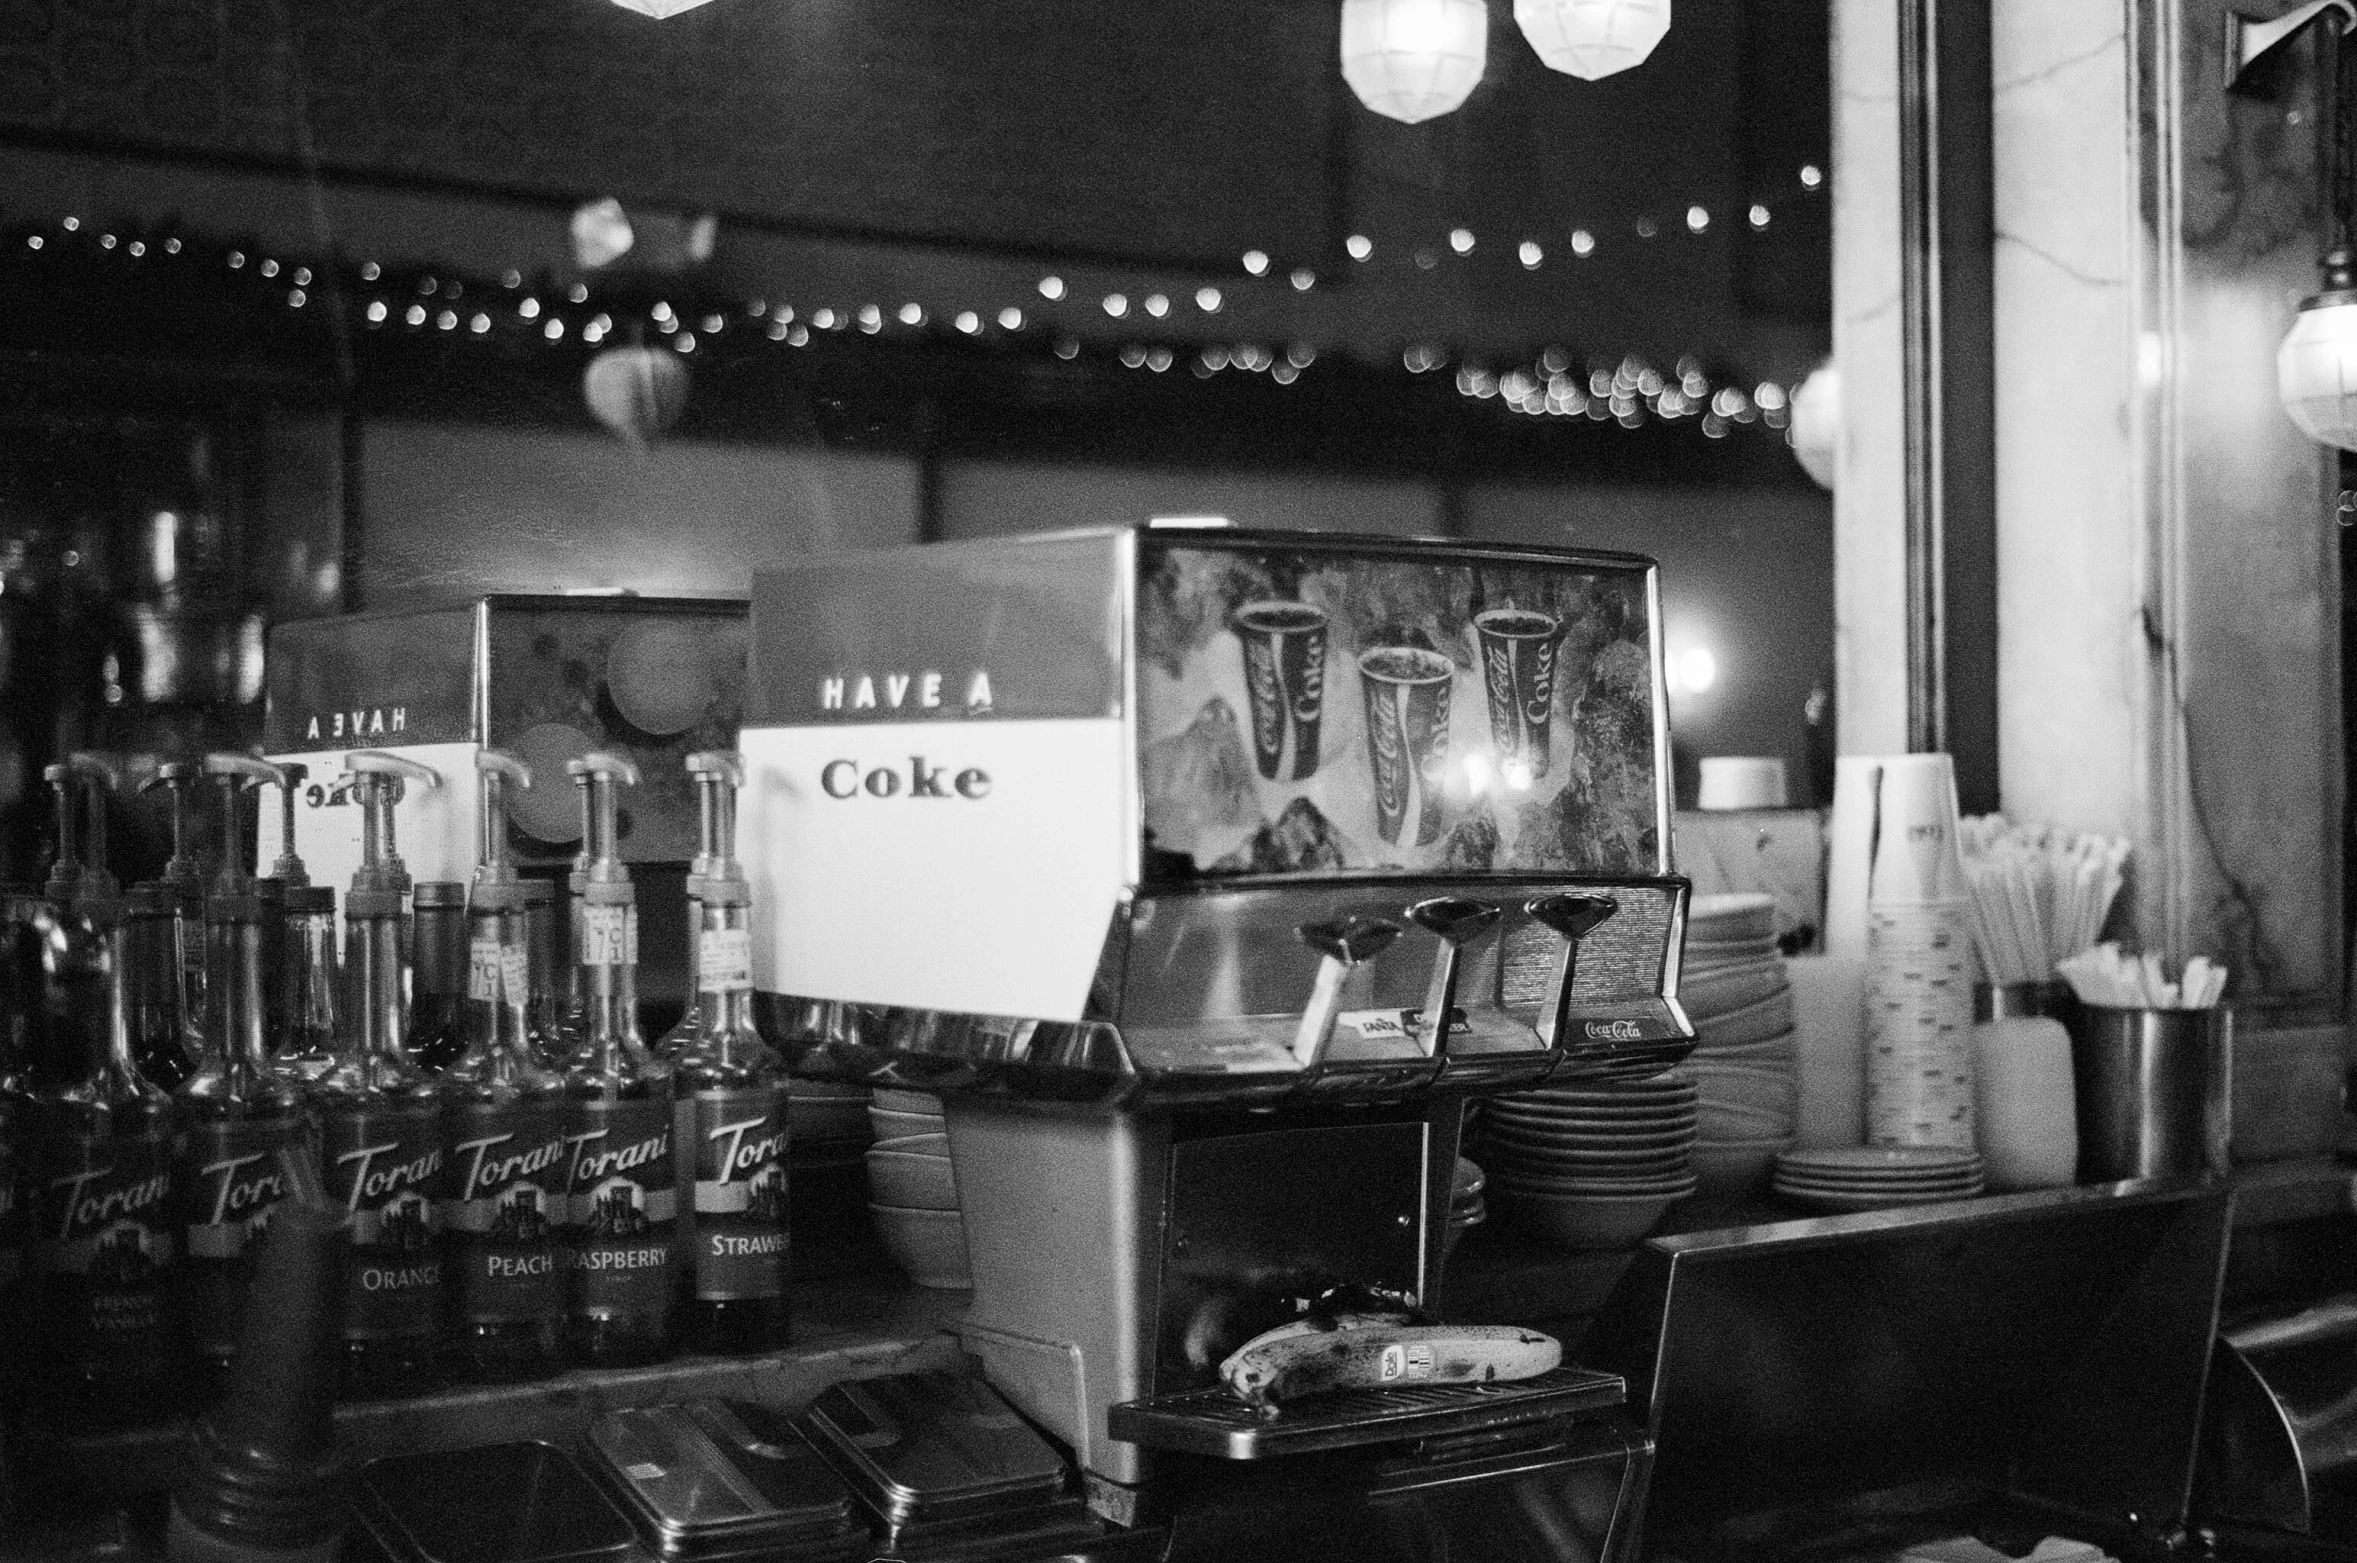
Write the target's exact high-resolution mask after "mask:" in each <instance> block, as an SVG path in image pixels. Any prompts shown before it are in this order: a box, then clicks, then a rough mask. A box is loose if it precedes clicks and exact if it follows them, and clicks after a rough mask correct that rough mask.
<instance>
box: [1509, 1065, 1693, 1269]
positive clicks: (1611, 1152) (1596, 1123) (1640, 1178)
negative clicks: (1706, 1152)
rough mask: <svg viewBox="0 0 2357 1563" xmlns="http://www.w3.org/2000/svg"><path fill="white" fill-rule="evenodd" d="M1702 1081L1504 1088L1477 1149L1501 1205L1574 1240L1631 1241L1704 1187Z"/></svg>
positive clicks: (1524, 1223) (1522, 1222)
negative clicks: (1698, 1087) (1697, 1144)
mask: <svg viewBox="0 0 2357 1563" xmlns="http://www.w3.org/2000/svg"><path fill="white" fill-rule="evenodd" d="M1694 1108H1695V1087H1694V1083H1693V1082H1692V1081H1690V1080H1682V1079H1679V1078H1677V1077H1675V1076H1673V1075H1662V1076H1657V1077H1655V1078H1654V1079H1651V1080H1634V1081H1626V1082H1602V1081H1599V1082H1596V1083H1593V1084H1588V1085H1578V1086H1561V1087H1556V1088H1553V1089H1549V1090H1542V1091H1523V1092H1519V1093H1516V1094H1513V1095H1509V1096H1500V1097H1497V1098H1494V1099H1493V1100H1491V1101H1489V1102H1488V1103H1486V1104H1484V1106H1483V1107H1482V1110H1481V1124H1480V1131H1481V1132H1480V1137H1479V1144H1480V1147H1481V1148H1480V1150H1479V1151H1478V1152H1477V1153H1476V1154H1478V1155H1479V1156H1480V1158H1481V1163H1482V1165H1483V1166H1484V1167H1486V1168H1487V1169H1488V1171H1489V1193H1490V1194H1491V1195H1492V1196H1494V1197H1495V1199H1496V1201H1497V1205H1498V1208H1499V1210H1501V1211H1502V1212H1504V1213H1505V1215H1506V1216H1507V1218H1508V1219H1509V1220H1511V1221H1512V1222H1514V1223H1515V1224H1516V1225H1518V1226H1520V1227H1522V1228H1523V1229H1524V1230H1526V1231H1529V1232H1532V1233H1535V1234H1537V1235H1539V1236H1542V1237H1546V1238H1550V1239H1552V1240H1553V1241H1555V1242H1557V1243H1560V1244H1562V1245H1563V1246H1565V1247H1567V1248H1621V1247H1625V1246H1627V1245H1628V1244H1631V1243H1634V1242H1635V1241H1636V1240H1637V1239H1639V1238H1641V1237H1643V1236H1644V1235H1645V1234H1646V1233H1648V1232H1650V1231H1652V1230H1653V1228H1654V1227H1655V1226H1656V1225H1658V1224H1659V1223H1660V1221H1661V1218H1662V1217H1663V1216H1664V1215H1666V1214H1668V1212H1669V1208H1670V1206H1672V1205H1674V1204H1676V1203H1677V1202H1678V1201H1679V1200H1681V1199H1683V1198H1685V1197H1686V1196H1687V1195H1688V1194H1691V1193H1692V1192H1693V1191H1694V1172H1693V1168H1692V1167H1691V1165H1690V1164H1689V1161H1688V1157H1689V1154H1690V1153H1691V1152H1692V1150H1693V1148H1694Z"/></svg>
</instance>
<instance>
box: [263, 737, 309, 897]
mask: <svg viewBox="0 0 2357 1563" xmlns="http://www.w3.org/2000/svg"><path fill="white" fill-rule="evenodd" d="M276 769H277V771H278V781H277V786H278V861H277V862H275V863H273V864H271V865H270V877H271V878H273V879H275V880H277V881H278V882H279V883H280V884H282V885H285V886H286V887H287V888H288V889H290V890H291V889H293V888H294V887H295V886H297V885H307V884H309V883H310V882H311V871H310V870H309V869H307V868H305V867H304V866H303V860H302V859H301V858H300V857H298V856H296V854H295V789H296V788H297V787H300V786H302V785H303V783H304V782H306V781H308V780H310V778H311V767H309V766H308V765H305V764H303V763H301V762H300V761H296V760H289V761H287V762H285V763H284V764H281V765H279V766H277V767H276Z"/></svg>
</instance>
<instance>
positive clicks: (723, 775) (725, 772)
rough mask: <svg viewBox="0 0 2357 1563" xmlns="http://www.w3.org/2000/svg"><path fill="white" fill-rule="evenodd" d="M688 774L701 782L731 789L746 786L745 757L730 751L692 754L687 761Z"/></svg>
mask: <svg viewBox="0 0 2357 1563" xmlns="http://www.w3.org/2000/svg"><path fill="white" fill-rule="evenodd" d="M685 763H686V768H687V773H688V774H689V775H690V776H693V777H695V778H696V780H698V781H699V782H702V781H710V782H714V783H725V784H726V785H727V786H729V787H732V788H733V787H742V786H743V785H745V757H744V756H743V755H741V754H738V753H736V752H735V751H733V750H729V749H705V750H702V751H700V752H698V753H695V754H691V755H689V756H688V757H687V760H686V762H685Z"/></svg>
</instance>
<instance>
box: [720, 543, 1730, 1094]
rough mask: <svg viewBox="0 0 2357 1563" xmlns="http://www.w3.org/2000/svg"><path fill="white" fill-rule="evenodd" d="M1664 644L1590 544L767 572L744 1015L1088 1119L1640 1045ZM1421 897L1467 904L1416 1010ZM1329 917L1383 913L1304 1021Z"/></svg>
mask: <svg viewBox="0 0 2357 1563" xmlns="http://www.w3.org/2000/svg"><path fill="white" fill-rule="evenodd" d="M1661 669H1662V651H1661V641H1660V610H1659V590H1658V584H1657V581H1656V572H1655V568H1654V566H1653V565H1652V563H1651V562H1650V561H1648V560H1644V559H1640V558H1636V557H1632V556H1628V555H1619V554H1605V553H1590V552H1577V551H1570V550H1559V549H1537V548H1523V547H1505V546H1496V545H1479V544H1464V543H1446V542H1424V541H1400V540H1392V539H1369V538H1350V537H1327V536H1317V535H1310V534H1268V533H1253V532H1228V531H1217V532H1200V531H1188V532H1183V533H1171V532H1151V531H1147V532H1141V531H1136V530H1104V531H1088V532H1072V533H1060V534H1051V535H1046V536H1039V537H1023V538H1012V539H999V540H992V541H988V542H976V543H961V544H940V545H928V546H923V547H918V548H909V549H898V550H892V551H889V552H884V553H879V554H863V555H845V556H835V557H821V558H814V559H811V560H808V561H804V562H801V563H799V564H797V565H794V566H792V567H789V568H787V569H783V570H777V571H771V572H764V573H762V574H760V575H758V576H757V577H756V579H755V587H754V606H753V648H752V657H751V663H750V672H749V679H748V686H747V692H746V716H745V730H744V734H743V737H742V740H741V747H742V749H743V751H744V753H745V756H746V761H747V766H748V782H747V788H746V796H745V801H744V814H743V820H742V825H741V829H742V833H743V834H742V855H743V857H744V859H745V861H746V863H747V866H748V872H749V873H750V875H751V876H752V878H753V880H754V885H755V890H754V902H755V907H756V922H755V951H756V954H755V986H756V988H757V990H758V993H757V999H756V1013H757V1016H758V1018H759V1021H760V1024H761V1027H762V1030H763V1034H764V1035H765V1036H766V1037H768V1038H769V1040H770V1041H771V1042H772V1043H773V1044H774V1045H776V1046H778V1047H779V1048H780V1049H781V1050H783V1051H784V1052H785V1053H786V1054H787V1056H788V1057H789V1058H790V1059H791V1060H792V1061H793V1063H794V1066H795V1068H796V1070H797V1071H798V1072H800V1073H804V1074H808V1075H814V1076H819V1077H831V1078H849V1079H866V1080H874V1081H878V1082H890V1083H896V1084H906V1085H915V1086H922V1087H927V1088H932V1089H943V1090H965V1089H973V1088H979V1089H987V1090H991V1091H1000V1092H1008V1093H1014V1094H1020V1095H1027V1096H1034V1097H1041V1098H1048V1099H1055V1100H1064V1101H1076V1102H1091V1103H1095V1104H1097V1105H1099V1106H1102V1107H1107V1108H1123V1107H1126V1108H1138V1107H1144V1106H1149V1105H1153V1104H1164V1105H1179V1104H1186V1103H1196V1104H1203V1105H1209V1104H1228V1105H1235V1104H1242V1103H1268V1102H1274V1101H1282V1100H1286V1099H1291V1098H1297V1097H1299V1098H1308V1099H1316V1100H1333V1099H1338V1098H1359V1099H1397V1098H1399V1097H1401V1096H1403V1095H1413V1094H1415V1093H1417V1092H1420V1091H1424V1090H1428V1089H1432V1088H1435V1087H1440V1086H1449V1087H1457V1086H1462V1087H1466V1088H1472V1089H1505V1088H1515V1087H1528V1086H1532V1085H1536V1084H1540V1083H1542V1082H1544V1081H1546V1080H1549V1079H1563V1078H1572V1077H1597V1076H1616V1075H1644V1074H1651V1073H1655V1072H1658V1071H1659V1070H1660V1069H1662V1068H1664V1067H1666V1066H1668V1065H1669V1064H1671V1063H1674V1062H1675V1061H1676V1060H1677V1059H1678V1058H1680V1057H1681V1056H1683V1054H1684V1053H1685V1052H1686V1051H1687V1050H1688V1049H1689V1048H1690V1047H1691V1045H1692V1043H1691V1037H1692V1027H1691V1026H1690V1025H1689V1024H1688V1022H1687V1020H1686V1017H1685V1014H1684V1012H1683V1011H1682V1010H1681V1009H1680V1007H1679V1004H1678V1000H1677V976H1678V971H1677V964H1678V950H1679V948H1680V946H1681V943H1682V935H1683V925H1684V917H1685V905H1686V886H1685V883H1684V881H1682V880H1679V879H1677V878H1675V877H1674V876H1672V875H1671V874H1670V873H1669V872H1668V867H1669V859H1668V853H1669V807H1668V804H1669V774H1668V763H1667V762H1668V734H1667V725H1666V705H1665V701H1664V698H1663V692H1662V674H1661ZM1354 686H1355V687H1354ZM1566 895H1568V896H1575V897H1591V898H1600V899H1603V900H1607V901H1609V902H1610V903H1611V908H1612V910H1611V912H1610V915H1609V916H1607V917H1606V918H1605V919H1604V920H1603V921H1602V922H1601V923H1600V924H1598V925H1597V926H1596V927H1594V928H1593V929H1592V930H1591V931H1589V932H1587V933H1586V934H1585V935H1584V936H1582V937H1581V938H1579V939H1578V940H1577V941H1576V944H1577V949H1576V961H1573V960H1572V959H1571V956H1572V954H1573V952H1572V950H1571V948H1570V947H1569V945H1568V944H1567V941H1566V940H1565V939H1564V938H1563V937H1562V936H1561V935H1560V934H1558V933H1557V932H1555V931H1553V930H1552V929H1550V928H1549V927H1548V926H1547V925H1546V923H1545V921H1544V920H1543V919H1542V917H1540V916H1538V915H1535V913H1534V908H1536V907H1538V906H1539V905H1540V903H1542V902H1544V901H1545V900H1546V899H1547V898H1549V897H1560V896H1566ZM1444 901H1445V902H1471V903H1474V904H1475V905H1476V906H1479V907H1482V908H1488V909H1494V910H1495V911H1496V913H1497V914H1498V915H1497V916H1496V917H1495V918H1494V919H1493V920H1492V925H1491V926H1485V927H1484V928H1483V929H1482V930H1481V931H1480V932H1479V934H1478V935H1477V936H1476V937H1474V938H1473V939H1472V941H1471V942H1470V943H1468V944H1466V945H1465V947H1464V949H1463V950H1462V952H1461V954H1460V963H1459V966H1458V969H1457V970H1456V972H1455V974H1454V975H1455V980H1454V983H1453V991H1454V995H1455V998H1456V1013H1455V1014H1454V1015H1453V1016H1452V1021H1451V1024H1450V1025H1449V1026H1448V1027H1446V1028H1445V1029H1444V1028H1438V1027H1435V1026H1433V1025H1432V1024H1431V1023H1430V1021H1429V1019H1428V1018H1427V1017H1423V1016H1422V1015H1421V1013H1420V1007H1419V1000H1420V999H1422V998H1424V997H1425V996H1426V994H1427V993H1428V992H1429V991H1430V982H1429V980H1428V979H1429V977H1430V974H1431V973H1432V972H1433V971H1434V969H1435V964H1436V960H1437V958H1438V955H1439V953H1440V950H1441V947H1442V944H1443V941H1442V939H1441V938H1440V936H1439V935H1438V934H1437V933H1435V932H1433V931H1431V930H1430V928H1428V927H1426V926H1422V925H1420V922H1419V919H1418V917H1417V916H1416V915H1415V914H1414V913H1413V911H1412V909H1414V908H1418V907H1423V906H1426V905H1429V904H1433V903H1438V902H1444ZM1354 921H1355V922H1357V923H1360V924H1373V923H1382V924H1388V925H1390V926H1391V927H1393V928H1396V929H1397V930H1398V936H1397V937H1396V938H1394V939H1392V941H1391V942H1390V943H1389V945H1388V946H1387V947H1386V948H1384V949H1382V950H1381V951H1380V952H1378V953H1374V954H1372V955H1370V956H1369V957H1367V958H1366V959H1365V960H1363V961H1360V962H1356V963H1353V964H1352V969H1351V970H1350V971H1349V972H1348V973H1347V977H1346V979H1345V980H1343V981H1342V983H1341V985H1340V989H1339V999H1340V1008H1339V1009H1338V1011H1337V1018H1338V1022H1339V1024H1338V1025H1337V1027H1336V1028H1335V1030H1334V1032H1333V1034H1332V1039H1331V1041H1330V1042H1329V1043H1327V1044H1326V1045H1325V1046H1323V1047H1318V1048H1314V1049H1313V1048H1309V1047H1305V1046H1304V1045H1302V1044H1301V1042H1300V1039H1299V1036H1298V1033H1299V1030H1300V1028H1301V1024H1302V1015H1303V1011H1304V1009H1305V1004H1306V1000H1307V998H1308V996H1309V995H1310V994H1311V992H1312V990H1313V988H1314V987H1315V985H1316V983H1317V981H1318V978H1319V972H1320V969H1321V962H1322V959H1323V957H1322V956H1321V954H1320V953H1319V950H1318V949H1317V948H1316V947H1315V935H1314V930H1316V929H1317V928H1319V927H1321V926H1330V925H1337V924H1345V925H1347V924H1350V923H1352V922H1354ZM1567 967H1568V970H1567V969H1566V968H1567ZM1566 979H1568V982H1567V983H1566ZM1558 986H1566V987H1567V991H1561V992H1558V991H1556V988H1557V987H1558ZM1419 1023H1421V1024H1422V1030H1421V1032H1419V1030H1418V1029H1417V1028H1418V1025H1419Z"/></svg>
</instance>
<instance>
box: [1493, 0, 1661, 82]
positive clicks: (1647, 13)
mask: <svg viewBox="0 0 2357 1563" xmlns="http://www.w3.org/2000/svg"><path fill="white" fill-rule="evenodd" d="M1514 22H1515V25H1516V26H1518V27H1520V28H1521V29H1522V36H1523V37H1524V38H1525V39H1527V40H1529V43H1530V46H1531V48H1532V49H1533V50H1535V51H1536V52H1537V54H1538V57H1539V59H1540V60H1541V61H1543V62H1544V63H1545V64H1546V66H1547V68H1548V69H1549V70H1556V71H1561V72H1563V73H1564V74H1565V75H1567V76H1577V77H1579V78H1580V79H1581V80H1583V81H1595V80H1597V79H1598V78H1599V77H1604V76H1610V75H1612V74H1613V73H1614V72H1616V71H1625V70H1627V69H1628V68H1629V67H1630V66H1632V65H1641V64H1643V63H1644V62H1645V57H1646V56H1647V55H1649V54H1651V53H1652V52H1653V46H1654V45H1655V44H1657V43H1659V42H1661V40H1662V38H1663V37H1664V36H1665V35H1667V34H1668V32H1669V30H1670V0H1514Z"/></svg>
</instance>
